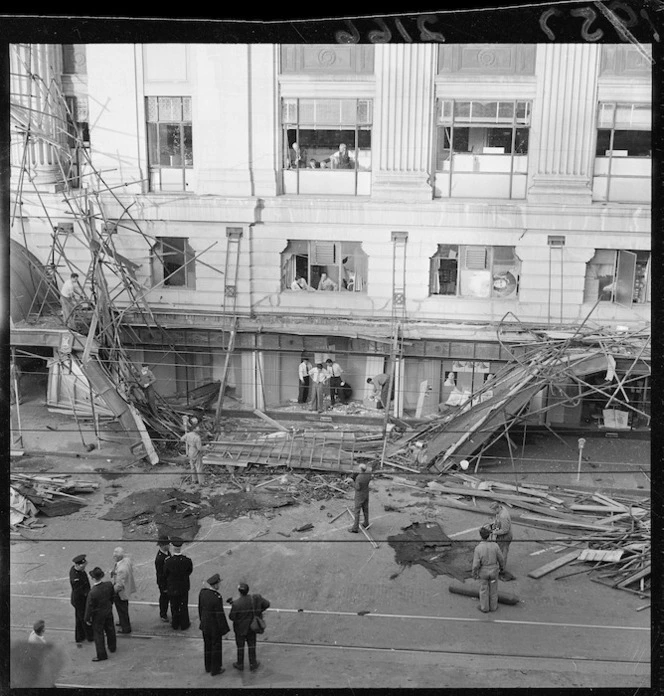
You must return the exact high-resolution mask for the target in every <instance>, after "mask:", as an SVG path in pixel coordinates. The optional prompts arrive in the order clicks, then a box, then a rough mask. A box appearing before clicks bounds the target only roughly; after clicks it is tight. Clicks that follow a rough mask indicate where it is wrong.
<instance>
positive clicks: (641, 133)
mask: <svg viewBox="0 0 664 696" xmlns="http://www.w3.org/2000/svg"><path fill="white" fill-rule="evenodd" d="M651 119H652V114H651V108H650V105H649V104H620V103H614V102H603V103H600V105H599V112H598V116H597V144H596V147H595V170H594V178H593V198H594V200H600V201H623V202H648V201H649V200H650V177H651V171H650V167H651V163H650V160H651V158H652V133H651Z"/></svg>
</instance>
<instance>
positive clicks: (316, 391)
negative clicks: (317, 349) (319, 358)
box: [309, 363, 329, 413]
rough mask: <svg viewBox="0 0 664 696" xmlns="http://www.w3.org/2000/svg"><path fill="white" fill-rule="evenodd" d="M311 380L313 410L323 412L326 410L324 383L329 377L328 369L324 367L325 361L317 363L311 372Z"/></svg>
mask: <svg viewBox="0 0 664 696" xmlns="http://www.w3.org/2000/svg"><path fill="white" fill-rule="evenodd" d="M309 376H310V377H311V382H312V383H313V396H312V397H311V410H312V411H318V413H323V411H324V410H325V407H324V402H323V397H324V391H323V385H324V384H325V382H326V381H327V380H328V379H329V374H328V372H327V370H326V369H325V368H324V367H323V363H316V367H314V369H313V370H311V372H310V373H309Z"/></svg>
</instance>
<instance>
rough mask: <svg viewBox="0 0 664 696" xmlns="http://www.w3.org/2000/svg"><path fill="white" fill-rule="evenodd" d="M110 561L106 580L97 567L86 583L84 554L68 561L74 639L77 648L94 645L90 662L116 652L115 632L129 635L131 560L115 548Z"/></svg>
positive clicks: (131, 591)
mask: <svg viewBox="0 0 664 696" xmlns="http://www.w3.org/2000/svg"><path fill="white" fill-rule="evenodd" d="M113 560H114V565H113V569H112V570H111V574H110V575H111V580H110V581H108V580H104V577H105V573H104V571H103V570H102V569H101V568H99V567H98V566H97V567H95V568H93V569H92V570H91V571H90V573H89V575H90V578H91V579H92V584H91V583H90V580H89V579H88V575H87V574H86V572H85V567H86V565H87V556H86V554H79V555H78V556H75V557H74V558H73V559H72V562H73V564H74V565H73V566H72V567H71V568H70V570H69V584H70V586H71V604H72V606H73V607H74V620H75V628H74V639H75V641H76V643H77V644H78V646H79V647H80V646H81V645H82V644H83V641H88V642H94V644H95V648H96V652H97V655H96V657H94V658H92V661H93V662H101V661H102V660H107V659H108V652H111V653H114V652H115V651H116V648H117V640H116V634H117V633H121V634H128V633H131V622H130V620H129V596H130V595H131V594H132V593H133V592H134V591H135V590H136V584H135V582H134V573H133V568H132V564H131V559H130V558H129V557H128V556H127V555H126V554H125V552H124V549H122V547H119V546H118V547H117V548H115V549H114V550H113ZM114 606H115V608H116V611H117V613H118V623H117V626H118V627H119V630H118V631H117V632H116V630H115V625H114V623H113V607H114ZM107 646H108V652H107V649H106V648H107Z"/></svg>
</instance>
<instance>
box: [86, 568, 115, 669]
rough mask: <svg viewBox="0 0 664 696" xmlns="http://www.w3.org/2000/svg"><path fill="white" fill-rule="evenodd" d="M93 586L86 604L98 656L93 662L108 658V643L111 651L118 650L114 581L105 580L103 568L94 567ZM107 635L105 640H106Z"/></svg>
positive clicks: (91, 575)
mask: <svg viewBox="0 0 664 696" xmlns="http://www.w3.org/2000/svg"><path fill="white" fill-rule="evenodd" d="M90 577H91V578H92V587H91V588H90V592H88V599H87V602H86V604H85V623H86V624H88V626H92V635H93V636H94V641H95V648H96V649H97V657H93V658H92V661H93V662H100V661H101V660H108V654H107V653H106V643H108V650H109V652H112V653H114V652H115V650H116V636H115V626H114V625H113V595H114V594H115V592H114V590H113V583H112V582H108V581H107V580H104V581H103V582H102V578H103V577H104V571H103V570H102V569H101V568H93V569H92V570H91V571H90ZM104 637H105V640H104Z"/></svg>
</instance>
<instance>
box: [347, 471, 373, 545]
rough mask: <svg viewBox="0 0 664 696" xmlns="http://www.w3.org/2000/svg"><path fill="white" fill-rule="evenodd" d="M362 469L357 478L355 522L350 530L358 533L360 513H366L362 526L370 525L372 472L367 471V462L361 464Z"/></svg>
mask: <svg viewBox="0 0 664 696" xmlns="http://www.w3.org/2000/svg"><path fill="white" fill-rule="evenodd" d="M359 469H360V471H359V473H358V474H356V476H355V477H354V478H355V483H354V485H355V522H354V524H353V526H352V527H349V529H348V531H349V532H353V534H357V533H358V532H359V531H360V513H362V514H363V515H364V522H363V523H362V526H363V527H364V528H365V529H366V528H367V527H368V526H369V481H371V474H370V473H369V472H368V471H367V465H366V464H360V467H359Z"/></svg>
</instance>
